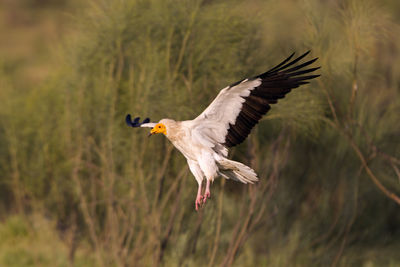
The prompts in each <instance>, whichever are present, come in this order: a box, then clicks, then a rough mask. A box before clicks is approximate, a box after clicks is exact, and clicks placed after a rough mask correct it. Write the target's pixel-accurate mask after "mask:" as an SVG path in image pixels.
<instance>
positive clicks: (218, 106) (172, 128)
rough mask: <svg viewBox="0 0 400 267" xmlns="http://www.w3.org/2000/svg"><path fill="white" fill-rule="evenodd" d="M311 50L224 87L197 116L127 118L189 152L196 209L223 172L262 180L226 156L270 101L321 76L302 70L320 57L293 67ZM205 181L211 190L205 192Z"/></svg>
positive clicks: (228, 176) (246, 180)
mask: <svg viewBox="0 0 400 267" xmlns="http://www.w3.org/2000/svg"><path fill="white" fill-rule="evenodd" d="M307 54H308V52H307V53H305V54H303V55H302V56H300V57H298V58H297V59H294V60H292V61H290V59H291V58H292V56H293V54H292V55H291V56H290V57H289V58H288V59H286V60H285V61H283V62H282V63H280V64H279V65H277V66H276V67H274V68H272V69H271V70H269V71H267V72H265V73H263V74H261V75H258V76H256V77H254V78H251V79H244V80H242V81H239V82H237V83H234V84H232V85H230V86H227V87H225V88H224V89H222V90H221V91H220V93H219V94H218V96H217V97H216V98H215V99H214V101H213V102H212V103H211V104H210V105H209V106H208V107H207V108H206V109H205V110H204V111H203V112H202V113H201V114H200V115H199V116H198V117H197V118H195V119H194V120H187V121H174V120H172V119H162V120H160V121H159V122H158V123H142V124H140V123H139V118H136V119H135V120H134V121H133V122H132V121H131V118H130V115H128V116H127V118H126V121H127V123H128V125H130V126H132V127H138V126H141V127H151V128H152V130H151V132H150V133H151V134H156V133H163V134H164V135H165V136H166V137H167V138H168V139H169V140H170V141H171V143H172V144H173V145H174V146H175V147H176V148H177V149H178V150H179V151H180V152H181V153H182V154H183V155H184V156H185V158H186V159H187V162H188V165H189V168H190V171H191V172H192V174H193V176H194V177H195V178H196V181H197V183H198V184H199V187H198V192H197V197H196V201H195V206H196V210H197V209H198V208H199V206H200V205H201V204H202V203H205V201H206V199H207V198H209V197H210V183H211V182H213V181H214V179H215V178H216V177H218V176H222V177H224V178H226V179H233V180H236V181H240V182H242V183H254V182H256V181H258V178H257V174H256V173H255V171H254V170H253V169H251V168H250V167H248V166H246V165H244V164H242V163H240V162H237V161H233V160H230V159H228V158H227V157H228V148H229V147H232V146H235V145H238V144H240V143H242V142H243V141H244V140H245V139H246V137H247V136H248V135H249V133H250V131H251V129H252V128H253V127H254V126H255V125H256V124H257V123H258V121H259V120H260V119H261V117H262V116H263V115H264V114H265V113H267V112H268V110H269V109H270V104H275V103H277V100H278V99H280V98H283V97H284V96H285V95H286V94H287V93H289V92H290V91H291V89H293V88H296V87H298V86H300V85H302V84H306V83H308V82H307V80H310V79H313V78H316V77H318V76H319V75H303V74H306V73H310V72H313V71H315V70H317V69H318V68H310V69H305V70H301V69H303V68H304V67H306V66H308V65H310V64H312V63H313V62H315V61H316V59H313V60H310V61H307V62H305V63H303V64H300V65H297V66H293V65H294V64H295V63H297V62H298V61H300V60H301V59H302V58H304V57H305V56H306V55H307ZM289 67H290V68H289ZM145 121H146V122H147V121H148V119H147V120H145ZM204 180H206V189H205V192H204V194H202V184H203V181H204Z"/></svg>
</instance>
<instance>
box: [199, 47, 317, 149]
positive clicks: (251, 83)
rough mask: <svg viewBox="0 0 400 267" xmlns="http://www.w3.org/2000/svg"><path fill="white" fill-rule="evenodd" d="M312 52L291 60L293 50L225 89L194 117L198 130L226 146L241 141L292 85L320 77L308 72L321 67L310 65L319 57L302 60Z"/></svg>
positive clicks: (295, 85)
mask: <svg viewBox="0 0 400 267" xmlns="http://www.w3.org/2000/svg"><path fill="white" fill-rule="evenodd" d="M309 53H310V51H308V52H306V53H305V54H303V55H301V56H299V57H298V58H295V59H292V58H293V56H294V53H293V54H292V55H291V56H289V57H288V58H287V59H285V60H284V61H282V62H281V63H280V64H278V65H277V66H275V67H274V68H272V69H270V70H269V71H267V72H265V73H262V74H260V75H258V76H256V77H253V78H250V79H244V80H241V81H239V82H236V83H234V84H232V85H230V86H228V87H225V88H224V89H222V90H221V91H220V93H219V94H218V96H217V97H216V98H215V99H214V101H213V102H212V103H211V104H210V105H209V106H208V107H207V108H206V109H205V110H204V111H203V112H202V113H201V114H200V115H199V116H198V117H197V118H196V119H194V120H193V121H194V122H196V124H197V125H198V127H197V128H196V130H195V132H197V134H198V135H201V136H202V138H203V140H210V141H211V140H213V141H215V142H217V143H220V144H223V145H225V146H226V147H233V146H235V145H238V144H240V143H242V142H243V141H244V140H245V139H246V137H247V136H248V135H249V133H250V131H251V129H252V128H253V127H254V126H255V125H256V124H257V123H258V121H259V120H260V119H261V117H262V116H263V115H264V114H266V113H267V112H268V110H269V109H270V108H271V107H270V104H275V103H277V102H278V99H281V98H284V97H285V95H286V94H287V93H289V92H290V91H291V90H292V89H293V88H296V87H299V86H300V85H302V84H307V83H309V82H308V81H309V80H311V79H314V78H316V77H318V76H319V75H305V74H309V73H311V72H313V71H315V70H317V69H319V67H317V68H307V67H308V66H309V65H311V64H312V63H314V62H315V61H316V60H317V59H318V58H314V59H312V60H309V61H306V62H304V63H301V64H300V63H299V62H300V60H302V59H303V58H304V57H305V56H307V55H308V54H309ZM296 63H297V65H296ZM204 138H205V139H204Z"/></svg>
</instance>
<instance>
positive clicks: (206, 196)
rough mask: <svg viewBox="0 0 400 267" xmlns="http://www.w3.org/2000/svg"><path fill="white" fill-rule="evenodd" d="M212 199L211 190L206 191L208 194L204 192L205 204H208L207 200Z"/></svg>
mask: <svg viewBox="0 0 400 267" xmlns="http://www.w3.org/2000/svg"><path fill="white" fill-rule="evenodd" d="M210 197H211V193H210V190H206V192H204V196H203V204H204V203H206V201H207V198H210Z"/></svg>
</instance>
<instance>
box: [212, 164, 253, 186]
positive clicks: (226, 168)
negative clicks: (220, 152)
mask: <svg viewBox="0 0 400 267" xmlns="http://www.w3.org/2000/svg"><path fill="white" fill-rule="evenodd" d="M217 163H218V167H219V173H220V174H221V176H222V177H224V178H226V179H232V180H236V181H239V182H242V183H245V184H247V183H250V184H253V183H254V182H257V181H258V177H257V174H256V172H255V171H254V170H253V169H252V168H250V167H248V166H246V165H244V164H243V163H240V162H237V161H233V160H229V159H225V158H220V159H218V161H217Z"/></svg>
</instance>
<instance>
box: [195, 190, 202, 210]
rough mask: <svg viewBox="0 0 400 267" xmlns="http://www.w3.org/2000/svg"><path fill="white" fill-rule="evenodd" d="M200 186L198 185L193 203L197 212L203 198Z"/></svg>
mask: <svg viewBox="0 0 400 267" xmlns="http://www.w3.org/2000/svg"><path fill="white" fill-rule="evenodd" d="M201 184H202V183H199V189H198V190H197V197H196V201H195V205H196V210H199V207H201V204H202V203H201V199H202V198H203V196H202V195H201Z"/></svg>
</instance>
